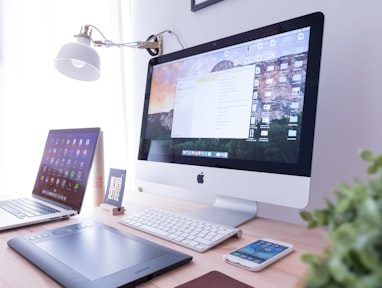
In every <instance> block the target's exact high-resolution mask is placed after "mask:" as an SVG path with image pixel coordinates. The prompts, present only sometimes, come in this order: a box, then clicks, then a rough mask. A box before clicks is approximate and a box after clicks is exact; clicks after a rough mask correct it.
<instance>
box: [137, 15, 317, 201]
mask: <svg viewBox="0 0 382 288" xmlns="http://www.w3.org/2000/svg"><path fill="white" fill-rule="evenodd" d="M322 33H323V14H321V13H319V12H317V13H313V14H309V15H306V16H302V17H298V18H294V19H291V20H287V21H284V22H280V23H277V24H273V25H270V26H266V27H262V28H258V29H254V30H252V31H247V32H244V33H240V34H237V35H233V36H229V37H226V38H223V39H220V40H216V41H212V42H209V43H204V44H201V45H198V46H195V47H191V48H188V49H184V50H181V51H178V52H174V53H171V54H167V55H163V56H160V57H157V58H154V59H152V60H150V62H149V67H148V78H147V86H146V95H145V103H144V111H143V121H142V128H141V138H140V147H139V155H138V160H139V161H147V162H160V163H173V164H177V165H178V167H181V166H184V165H193V166H198V167H211V168H213V169H223V170H231V171H232V170H234V171H236V172H237V171H249V172H254V171H256V172H263V173H267V174H269V173H271V174H283V175H296V176H302V177H310V174H311V163H312V153H313V140H314V127H315V117H316V103H317V93H318V78H319V67H320V58H321V45H322ZM199 170H200V168H199ZM201 171H203V170H201ZM201 173H203V172H200V173H199V174H201ZM175 177H176V176H175ZM206 177H207V176H206ZM193 178H195V177H194V176H193ZM201 178H202V177H201V176H199V180H200V181H199V184H201V183H200V182H201V181H203V180H202V179H201ZM244 198H245V197H244Z"/></svg>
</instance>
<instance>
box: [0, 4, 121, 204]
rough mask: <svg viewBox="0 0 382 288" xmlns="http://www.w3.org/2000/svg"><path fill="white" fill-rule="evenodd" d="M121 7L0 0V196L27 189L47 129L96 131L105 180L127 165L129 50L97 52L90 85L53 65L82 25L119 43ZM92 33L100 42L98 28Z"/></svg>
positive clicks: (31, 179)
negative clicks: (97, 67) (97, 72)
mask: <svg viewBox="0 0 382 288" xmlns="http://www.w3.org/2000/svg"><path fill="white" fill-rule="evenodd" d="M125 2H128V0H125ZM120 5H121V3H120V0H109V1H95V0H65V1H57V0H38V1H29V0H0V93H1V94H0V198H1V197H3V196H9V195H12V196H14V195H23V194H29V193H30V192H31V190H32V187H33V184H34V179H35V177H36V174H37V170H38V168H39V167H38V165H39V163H40V158H41V156H42V149H43V146H44V144H45V140H46V136H47V132H48V130H49V129H55V128H76V127H78V128H80V127H94V126H97V127H101V128H102V130H103V132H104V148H105V172H106V177H107V175H108V169H109V168H120V169H126V168H127V161H128V159H127V141H126V135H127V131H126V125H127V124H126V113H125V110H126V105H125V89H124V80H125V79H123V78H124V77H125V76H124V75H125V73H124V67H123V65H122V64H123V58H124V54H126V53H129V52H127V51H123V49H120V48H115V47H113V48H96V49H97V52H98V53H99V54H100V58H101V70H102V71H101V78H100V80H98V81H95V82H81V81H76V80H72V79H70V78H67V77H65V76H63V75H61V74H59V73H58V72H57V71H56V70H55V68H54V66H53V59H54V58H55V57H56V55H57V53H58V50H59V49H60V47H61V46H62V45H63V44H65V43H67V42H71V41H75V38H74V37H73V35H74V34H78V33H79V31H80V28H81V25H85V24H92V25H95V26H97V27H98V28H99V29H100V30H101V31H102V32H103V33H104V34H105V36H106V37H107V38H109V39H112V40H113V41H114V42H120V41H122V36H121V35H122V34H123V33H125V32H128V31H122V25H121V17H120V15H121V14H120V12H121V11H120V10H121V7H120ZM126 7H127V8H128V5H126V6H124V9H126ZM124 15H129V13H124ZM93 36H94V38H96V40H98V39H99V40H102V38H101V36H100V35H98V34H97V33H96V31H93ZM98 36H99V37H98ZM124 36H125V35H124Z"/></svg>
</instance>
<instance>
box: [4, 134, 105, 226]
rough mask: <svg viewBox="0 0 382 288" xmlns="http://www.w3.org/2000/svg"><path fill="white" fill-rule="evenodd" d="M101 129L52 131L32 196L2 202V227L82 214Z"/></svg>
mask: <svg viewBox="0 0 382 288" xmlns="http://www.w3.org/2000/svg"><path fill="white" fill-rule="evenodd" d="M99 134H100V128H81V129H60V130H50V131H49V133H48V138H47V140H46V144H45V148H44V152H43V155H42V159H41V163H40V167H39V169H38V173H37V177H36V181H35V184H34V187H33V192H32V195H31V196H32V197H25V198H18V199H4V200H1V201H0V230H6V229H11V228H16V227H21V226H26V225H31V224H36V223H42V222H47V221H52V220H58V219H63V218H68V217H70V216H73V215H76V214H79V213H80V210H81V206H82V203H83V199H84V195H85V190H86V186H87V182H88V178H89V174H90V169H91V166H92V162H93V157H94V154H95V150H96V146H97V141H98V136H99Z"/></svg>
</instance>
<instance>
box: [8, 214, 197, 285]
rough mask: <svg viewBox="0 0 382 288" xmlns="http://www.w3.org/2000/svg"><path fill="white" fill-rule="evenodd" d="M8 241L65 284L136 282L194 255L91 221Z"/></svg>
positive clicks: (131, 283) (173, 266) (124, 283)
mask: <svg viewBox="0 0 382 288" xmlns="http://www.w3.org/2000/svg"><path fill="white" fill-rule="evenodd" d="M8 245H9V246H10V247H11V248H12V249H14V250H15V251H16V252H18V253H19V254H20V255H22V256H23V257H24V258H26V259H27V260H28V261H30V262H31V263H32V264H34V265H35V266H37V267H38V268H40V269H41V270H42V271H43V272H45V273H46V274H48V275H49V276H50V277H52V278H53V279H54V280H56V281H57V282H58V283H60V284H61V285H63V286H65V287H119V286H124V287H135V286H136V285H137V284H138V283H142V282H144V281H147V280H150V279H151V278H152V277H154V276H157V275H160V274H162V273H164V272H166V271H168V270H170V269H173V268H175V267H178V266H180V265H182V264H185V263H187V262H189V261H191V260H192V257H191V256H189V255H186V254H183V253H181V252H178V251H175V250H173V249H170V248H167V247H164V246H162V245H159V244H156V243H153V242H150V241H148V240H145V239H143V238H140V237H137V236H134V235H131V234H127V233H123V232H121V231H119V230H117V229H115V228H112V227H109V226H106V225H103V224H101V223H98V222H94V221H90V222H84V223H80V224H74V225H69V226H64V227H60V228H56V229H51V230H45V231H42V232H38V233H33V234H28V235H23V236H19V237H16V238H13V239H11V240H9V241H8Z"/></svg>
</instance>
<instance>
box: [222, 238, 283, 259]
mask: <svg viewBox="0 0 382 288" xmlns="http://www.w3.org/2000/svg"><path fill="white" fill-rule="evenodd" d="M286 249H288V247H287V246H283V245H280V244H276V243H272V242H268V241H264V240H258V241H256V242H253V243H251V244H249V245H247V246H244V247H242V248H240V249H239V250H236V251H233V252H231V253H230V254H231V255H234V256H236V257H240V258H242V259H245V260H248V261H252V262H255V263H258V264H260V263H263V262H264V261H266V260H268V259H270V258H272V257H273V256H276V255H277V254H279V253H281V252H283V251H284V250H286Z"/></svg>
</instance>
